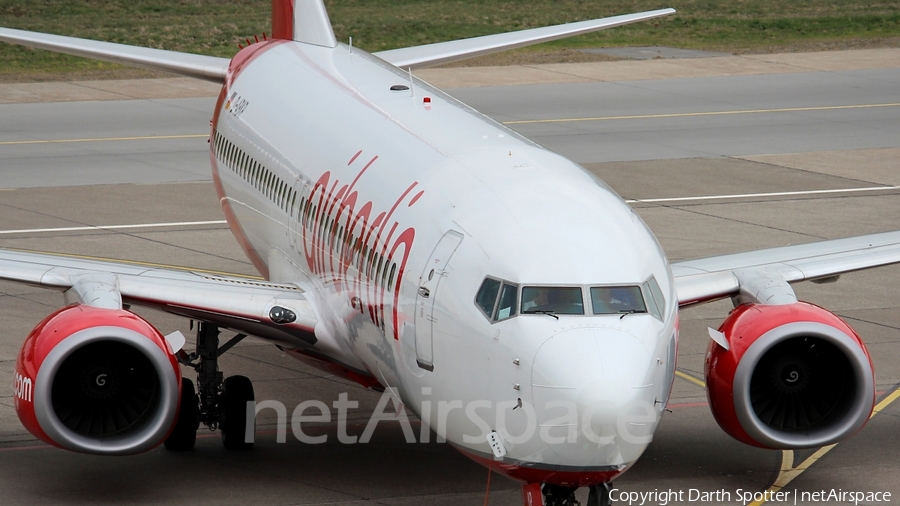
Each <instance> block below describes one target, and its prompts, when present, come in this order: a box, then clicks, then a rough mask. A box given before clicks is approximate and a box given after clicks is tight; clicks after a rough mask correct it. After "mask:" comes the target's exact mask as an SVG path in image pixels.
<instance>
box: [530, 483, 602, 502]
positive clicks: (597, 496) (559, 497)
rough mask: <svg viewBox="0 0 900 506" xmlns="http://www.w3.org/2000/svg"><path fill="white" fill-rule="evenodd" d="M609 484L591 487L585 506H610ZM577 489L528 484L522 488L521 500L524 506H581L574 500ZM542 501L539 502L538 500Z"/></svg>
mask: <svg viewBox="0 0 900 506" xmlns="http://www.w3.org/2000/svg"><path fill="white" fill-rule="evenodd" d="M610 485H611V484H609V483H601V484H599V485H593V486H591V487H590V488H589V492H588V500H587V505H586V506H611V505H612V501H611V500H610V498H609V489H610ZM576 490H578V488H577V487H563V486H560V485H551V484H544V485H543V486H541V485H539V484H537V483H529V484H527V485H525V486H524V487H523V488H522V498H523V499H524V504H525V506H540V505H541V503H542V504H543V506H581V503H580V502H578V499H576V498H575V491H576ZM539 497H540V498H541V499H542V500H541V501H540V502H539V500H538V498H539Z"/></svg>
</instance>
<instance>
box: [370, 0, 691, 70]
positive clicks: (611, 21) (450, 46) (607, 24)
mask: <svg viewBox="0 0 900 506" xmlns="http://www.w3.org/2000/svg"><path fill="white" fill-rule="evenodd" d="M674 12H675V9H659V10H655V11H647V12H639V13H636V14H626V15H623V16H613V17H609V18H602V19H593V20H590V21H580V22H577V23H566V24H563V25H555V26H545V27H543V28H533V29H530V30H520V31H518V32H508V33H499V34H497V35H485V36H483V37H472V38H470V39H461V40H453V41H449V42H438V43H436V44H427V45H424V46H414V47H407V48H403V49H392V50H390V51H381V52H378V53H374V54H375V56H378V57H379V58H381V59H383V60H385V61H387V62H390V63H393V64H394V65H396V66H398V67H401V68H404V69H419V68H425V67H431V66H434V65H441V64H443V63H450V62H454V61H459V60H465V59H467V58H474V57H476V56H482V55H486V54H490V53H497V52H500V51H506V50H508V49H515V48H519V47H525V46H530V45H533V44H540V43H541V42H548V41H551V40H557V39H564V38H566V37H573V36H575V35H581V34H585V33H590V32H596V31H598V30H603V29H605V28H613V27H616V26H622V25H627V24H629V23H636V22H638V21H646V20H648V19H653V18H658V17H660V16H667V15H669V14H673V13H674Z"/></svg>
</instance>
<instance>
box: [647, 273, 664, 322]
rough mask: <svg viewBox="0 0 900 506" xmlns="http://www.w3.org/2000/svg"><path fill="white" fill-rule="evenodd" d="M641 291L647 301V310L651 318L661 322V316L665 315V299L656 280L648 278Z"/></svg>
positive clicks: (651, 277)
mask: <svg viewBox="0 0 900 506" xmlns="http://www.w3.org/2000/svg"><path fill="white" fill-rule="evenodd" d="M641 289H642V290H643V292H644V299H646V301H647V309H649V310H650V313H651V314H652V315H653V316H655V317H657V318H658V319H660V320H662V319H663V315H665V314H666V298H665V297H664V296H663V294H662V290H661V289H660V288H659V283H657V282H656V278H655V277H653V276H650V279H648V280H647V281H646V282H644V284H643V285H642V286H641Z"/></svg>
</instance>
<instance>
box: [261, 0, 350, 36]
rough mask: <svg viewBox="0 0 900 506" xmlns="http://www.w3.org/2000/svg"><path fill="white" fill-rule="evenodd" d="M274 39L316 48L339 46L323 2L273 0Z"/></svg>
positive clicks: (319, 0)
mask: <svg viewBox="0 0 900 506" xmlns="http://www.w3.org/2000/svg"><path fill="white" fill-rule="evenodd" d="M272 37H273V38H275V39H285V40H296V41H297V42H304V43H306V44H313V45H316V46H324V47H335V46H337V40H336V39H335V38H334V30H332V28H331V20H330V19H329V18H328V11H326V10H325V4H324V3H323V1H322V0H272Z"/></svg>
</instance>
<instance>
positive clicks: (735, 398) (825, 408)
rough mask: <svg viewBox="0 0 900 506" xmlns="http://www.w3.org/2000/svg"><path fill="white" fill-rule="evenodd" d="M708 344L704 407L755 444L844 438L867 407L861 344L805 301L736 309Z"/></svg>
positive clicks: (868, 370)
mask: <svg viewBox="0 0 900 506" xmlns="http://www.w3.org/2000/svg"><path fill="white" fill-rule="evenodd" d="M719 331H720V332H722V333H724V334H725V337H726V339H727V340H728V344H729V349H728V350H726V349H725V348H723V347H722V346H720V345H719V344H717V343H716V342H714V341H710V344H709V349H708V350H707V353H706V384H707V395H708V397H709V405H710V408H711V409H712V412H713V415H714V416H715V418H716V421H717V422H718V423H719V425H720V426H721V427H722V428H723V429H724V430H725V432H727V433H728V434H729V435H731V436H732V437H734V438H735V439H737V440H738V441H742V442H744V443H747V444H750V445H753V446H758V447H762V448H775V449H787V448H811V447H818V446H824V445H827V444H831V443H835V442H837V441H841V440H843V439H846V438H848V437H850V436H852V435H853V434H854V433H856V431H858V430H859V429H861V428H862V427H863V425H865V423H866V421H868V419H869V416H870V415H871V413H872V409H873V407H874V405H875V374H874V372H873V368H872V361H871V359H870V358H869V352H868V351H867V350H866V347H865V344H863V342H862V340H861V339H860V338H859V336H857V335H856V332H854V331H853V329H851V328H850V326H849V325H847V324H846V323H844V321H843V320H841V319H840V318H838V317H837V316H836V315H834V314H833V313H831V312H829V311H826V310H825V309H822V308H820V307H818V306H815V305H812V304H808V303H806V302H797V303H795V304H788V305H778V306H768V305H754V304H744V305H742V306H739V307H737V308H736V309H735V310H734V311H732V313H731V314H730V315H729V316H728V318H727V319H726V320H725V322H724V323H723V324H722V326H721V327H719Z"/></svg>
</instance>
